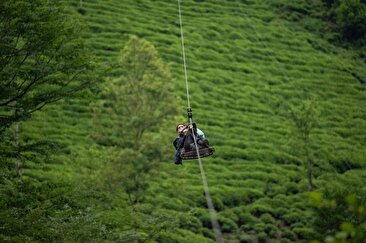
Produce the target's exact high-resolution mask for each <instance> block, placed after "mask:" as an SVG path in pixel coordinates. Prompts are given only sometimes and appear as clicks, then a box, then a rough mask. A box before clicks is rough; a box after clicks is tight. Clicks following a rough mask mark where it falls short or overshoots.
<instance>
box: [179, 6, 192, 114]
mask: <svg viewBox="0 0 366 243" xmlns="http://www.w3.org/2000/svg"><path fill="white" fill-rule="evenodd" d="M178 12H179V24H180V36H181V41H182V56H183V67H184V77H185V80H186V92H187V107H188V108H190V107H191V102H190V100H189V84H188V72H187V61H186V51H185V50H184V34H183V24H182V13H181V9H180V0H178Z"/></svg>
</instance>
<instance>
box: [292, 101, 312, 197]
mask: <svg viewBox="0 0 366 243" xmlns="http://www.w3.org/2000/svg"><path fill="white" fill-rule="evenodd" d="M314 104H315V102H314V101H306V102H303V103H302V104H301V105H300V106H299V107H291V108H290V117H291V120H292V122H293V138H294V142H295V144H294V145H295V154H296V156H298V157H299V159H300V160H301V162H302V163H303V165H304V166H305V168H306V171H307V172H306V175H307V181H308V191H312V190H313V188H314V184H313V169H314V165H315V161H314V156H313V151H312V148H311V146H312V141H311V132H312V130H313V129H314V127H315V126H316V124H317V114H316V113H317V112H316V110H315V107H314Z"/></svg>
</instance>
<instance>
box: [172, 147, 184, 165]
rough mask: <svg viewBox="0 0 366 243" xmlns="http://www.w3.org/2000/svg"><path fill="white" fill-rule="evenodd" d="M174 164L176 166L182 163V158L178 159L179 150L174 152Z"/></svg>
mask: <svg viewBox="0 0 366 243" xmlns="http://www.w3.org/2000/svg"><path fill="white" fill-rule="evenodd" d="M174 163H175V164H177V165H178V164H181V163H182V158H181V157H180V150H179V149H177V151H176V152H175V158H174Z"/></svg>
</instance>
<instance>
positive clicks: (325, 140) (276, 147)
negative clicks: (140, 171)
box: [23, 0, 366, 242]
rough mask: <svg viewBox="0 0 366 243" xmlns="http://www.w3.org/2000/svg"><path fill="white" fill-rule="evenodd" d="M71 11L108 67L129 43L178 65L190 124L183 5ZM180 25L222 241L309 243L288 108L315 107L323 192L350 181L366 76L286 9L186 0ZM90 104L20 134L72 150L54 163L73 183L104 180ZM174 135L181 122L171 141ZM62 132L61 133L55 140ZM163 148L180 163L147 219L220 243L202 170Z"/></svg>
mask: <svg viewBox="0 0 366 243" xmlns="http://www.w3.org/2000/svg"><path fill="white" fill-rule="evenodd" d="M72 5H73V7H75V10H79V12H80V17H81V18H82V20H83V21H85V23H86V24H87V26H88V27H89V30H87V31H86V35H85V38H86V40H87V41H88V42H89V43H90V44H91V45H92V46H93V48H94V50H93V51H94V53H95V54H96V55H97V56H98V57H99V58H101V59H102V60H103V61H105V62H111V63H113V62H115V61H116V59H117V56H118V55H119V53H120V51H121V49H122V47H123V45H124V44H125V42H126V40H127V38H128V36H129V35H130V34H133V35H137V36H139V37H141V38H144V39H146V40H148V41H150V42H151V43H152V44H153V45H154V46H155V47H156V49H157V50H158V52H159V55H160V56H161V57H162V59H163V60H164V61H165V62H166V63H168V64H169V67H170V70H171V73H172V77H173V78H172V80H171V82H173V83H174V87H175V90H176V95H177V97H178V99H179V104H180V112H181V120H182V121H185V120H186V118H185V115H186V114H185V110H186V106H187V103H186V93H185V82H184V73H183V63H182V53H181V42H180V41H181V40H180V29H179V19H178V9H177V3H176V1H167V0H154V1H143V0H138V1H137V0H124V1H118V0H105V1H96V0H88V1H83V7H82V8H80V7H79V1H75V2H74V3H72ZM182 14H183V16H182V18H183V27H184V36H185V39H184V41H185V50H186V56H187V64H188V80H189V88H190V95H191V96H190V98H191V106H192V109H193V114H194V116H193V118H194V120H195V121H196V122H197V124H198V127H199V128H201V129H202V130H203V131H204V132H205V134H206V137H207V138H208V140H209V141H210V143H211V144H212V145H213V146H214V147H215V149H216V153H215V154H214V156H212V157H210V158H205V159H203V163H204V168H205V172H206V176H207V179H208V184H209V187H210V192H211V195H212V197H213V201H214V204H215V208H216V210H217V213H218V218H219V222H220V224H221V227H222V231H223V233H224V238H225V239H226V240H228V241H232V242H238V241H240V240H242V241H243V242H246V241H249V240H254V241H257V240H265V239H267V240H268V239H271V240H272V241H274V242H277V241H282V242H286V241H287V242H290V241H308V240H310V239H312V237H313V233H314V232H313V230H312V223H313V221H312V220H313V215H312V212H311V211H309V210H308V197H307V194H306V190H307V181H306V171H305V169H304V167H303V166H302V162H301V161H300V160H299V159H297V158H296V157H295V156H294V155H293V153H292V152H293V150H294V146H293V145H292V144H291V131H292V128H291V126H292V122H291V119H290V118H289V111H288V107H289V106H297V105H299V104H301V102H302V101H304V100H315V101H314V102H315V109H316V110H317V111H318V114H319V116H318V125H317V127H316V128H315V129H314V133H313V135H312V138H313V139H314V141H316V142H315V145H314V146H315V148H316V149H317V151H318V152H317V156H318V157H317V160H318V161H319V162H321V163H323V164H324V163H325V164H330V165H332V167H329V166H328V167H324V168H315V171H314V175H315V178H316V179H315V185H317V184H318V185H321V184H323V183H326V178H328V177H332V173H334V172H342V173H343V172H345V171H347V172H345V173H350V176H352V173H353V170H352V169H353V168H360V167H362V166H364V165H365V164H364V163H365V161H364V159H365V155H366V150H365V145H366V133H365V131H366V106H365V103H366V93H365V92H366V91H365V84H362V83H361V82H360V81H359V80H358V79H357V78H355V75H352V73H353V74H357V76H358V77H366V64H365V63H363V62H361V61H360V60H358V59H357V58H355V57H354V54H353V53H352V52H351V51H346V50H344V49H342V48H340V47H337V46H334V45H332V44H330V43H328V42H327V41H325V40H323V39H321V38H320V37H319V36H317V35H316V34H315V33H312V32H309V31H308V30H306V29H304V28H303V27H302V25H299V24H297V23H296V22H290V21H288V20H286V19H284V18H282V17H281V16H282V13H281V8H279V7H278V6H275V5H274V4H272V2H271V1H254V0H247V1H217V0H209V1H193V0H189V1H188V0H184V1H182ZM313 21H314V23H316V21H318V20H316V19H313ZM106 76H113V72H111V74H106ZM100 82H103V81H100ZM92 103H93V97H90V96H89V97H88V94H84V96H81V97H79V98H77V99H73V100H71V101H65V102H61V103H56V104H54V105H52V106H49V107H47V108H45V109H44V111H43V112H42V113H39V114H37V115H35V116H34V119H33V120H32V121H30V122H28V126H24V128H23V129H24V131H25V133H29V134H30V133H32V134H33V135H32V136H34V134H36V133H35V131H38V134H39V135H38V136H40V137H42V136H48V137H51V138H53V139H55V140H57V141H59V142H61V143H63V144H64V147H63V150H62V151H61V152H59V155H55V156H53V157H51V158H50V160H55V161H59V162H60V161H61V162H64V163H66V164H67V165H69V166H70V165H71V166H72V168H74V170H72V169H70V171H69V172H70V173H71V174H72V175H73V177H75V178H76V177H77V176H78V175H79V174H81V175H83V176H86V177H87V175H88V174H89V175H93V174H96V173H99V172H100V171H99V170H98V169H100V168H101V167H100V164H102V163H103V162H104V161H103V160H104V159H105V156H107V154H108V153H109V151H110V148H103V147H102V146H97V145H95V144H94V143H93V141H92V140H91V139H90V137H89V136H90V134H91V131H92V125H91V123H92V122H91V121H92V119H93V117H92ZM94 119H95V118H94ZM175 125H176V124H175V121H174V123H173V121H172V124H171V140H173V139H174V138H175V136H176V135H175V131H174V128H175ZM57 126H60V127H62V129H59V131H63V132H62V133H57V131H56V132H55V131H54V129H55V127H57ZM65 131H66V132H65ZM158 146H165V147H167V149H169V148H171V157H172V161H162V163H161V168H160V173H159V176H157V177H155V178H154V179H153V180H152V181H151V182H150V188H149V189H148V191H147V192H146V199H145V201H144V202H143V204H144V205H145V206H146V209H144V210H146V211H147V212H148V213H151V214H159V212H164V213H165V214H170V213H171V214H172V215H176V218H177V221H176V222H175V223H176V228H175V230H174V232H173V233H170V234H169V235H167V236H166V237H167V239H168V240H167V242H168V241H169V242H175V241H178V242H186V241H193V242H203V241H208V242H209V241H212V240H213V239H214V236H213V232H211V230H210V227H211V225H210V218H209V214H208V212H207V210H206V209H205V208H206V201H205V198H204V195H203V189H202V181H201V177H200V172H199V167H198V164H197V162H196V161H187V162H184V163H183V166H176V165H174V164H173V155H174V149H173V147H172V145H171V144H164V145H158ZM295 150H296V146H295ZM95 151H98V152H95ZM66 164H64V165H60V166H61V167H57V166H55V165H54V164H51V165H44V166H45V167H47V166H48V167H52V168H53V167H56V168H61V169H59V170H60V175H63V173H64V172H62V171H63V169H62V168H63V167H62V166H64V167H65V168H66V167H67V166H66ZM345 164H346V165H345ZM344 166H346V169H345V170H344V171H342V168H344ZM68 168H70V167H68ZM337 168H338V169H339V170H338V171H337ZM94 169H95V170H94ZM42 170H45V169H44V168H43V169H42ZM362 173H363V172H362ZM362 173H361V174H362ZM363 174H364V173H363ZM363 178H364V175H363ZM75 180H76V181H77V179H75Z"/></svg>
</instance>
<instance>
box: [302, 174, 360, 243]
mask: <svg viewBox="0 0 366 243" xmlns="http://www.w3.org/2000/svg"><path fill="white" fill-rule="evenodd" d="M354 176H355V175H352V173H350V174H348V175H347V174H346V175H344V176H339V177H338V178H334V179H336V181H333V182H332V183H329V184H327V185H326V186H325V187H324V189H323V190H322V191H321V192H312V193H310V195H309V197H310V200H311V202H312V205H313V209H314V210H315V212H316V215H317V218H316V221H315V230H316V231H317V232H318V233H320V234H321V235H327V236H326V238H325V239H323V240H325V241H326V242H360V241H361V240H362V239H364V238H365V229H366V221H365V219H366V217H365V215H366V209H365V205H366V204H365V202H366V191H365V188H363V187H361V188H360V189H356V188H359V187H358V186H359V184H358V183H359V181H357V180H354V179H353V178H354ZM355 185H358V186H355ZM325 215H328V216H325Z"/></svg>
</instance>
